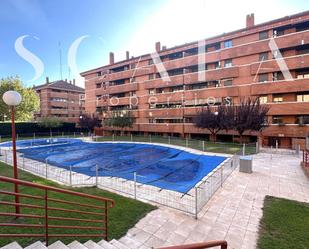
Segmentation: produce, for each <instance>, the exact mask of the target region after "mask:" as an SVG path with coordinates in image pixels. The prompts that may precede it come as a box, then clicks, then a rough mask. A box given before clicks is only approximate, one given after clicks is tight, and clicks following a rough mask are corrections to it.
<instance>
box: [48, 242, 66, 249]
mask: <svg viewBox="0 0 309 249" xmlns="http://www.w3.org/2000/svg"><path fill="white" fill-rule="evenodd" d="M48 249H69V247H67V246H66V245H65V244H63V243H62V242H61V241H60V240H58V241H56V242H55V243H53V244H51V245H49V246H48Z"/></svg>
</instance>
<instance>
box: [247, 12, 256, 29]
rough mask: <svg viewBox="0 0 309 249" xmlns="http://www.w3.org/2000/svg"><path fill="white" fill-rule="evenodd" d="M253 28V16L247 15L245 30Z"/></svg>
mask: <svg viewBox="0 0 309 249" xmlns="http://www.w3.org/2000/svg"><path fill="white" fill-rule="evenodd" d="M253 26H254V14H253V13H252V14H249V15H247V17H246V28H251V27H253Z"/></svg>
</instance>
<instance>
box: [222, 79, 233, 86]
mask: <svg viewBox="0 0 309 249" xmlns="http://www.w3.org/2000/svg"><path fill="white" fill-rule="evenodd" d="M221 82H222V84H223V86H231V85H233V79H223V80H221Z"/></svg>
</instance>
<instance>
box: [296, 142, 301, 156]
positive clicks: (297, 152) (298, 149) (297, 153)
mask: <svg viewBox="0 0 309 249" xmlns="http://www.w3.org/2000/svg"><path fill="white" fill-rule="evenodd" d="M299 152H300V144H297V146H296V155H297V156H299Z"/></svg>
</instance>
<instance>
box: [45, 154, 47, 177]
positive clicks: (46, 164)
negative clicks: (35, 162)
mask: <svg viewBox="0 0 309 249" xmlns="http://www.w3.org/2000/svg"><path fill="white" fill-rule="evenodd" d="M47 160H48V159H47V158H46V159H45V178H46V179H47V176H48V175H47V171H48V166H47V163H48V162H47Z"/></svg>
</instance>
